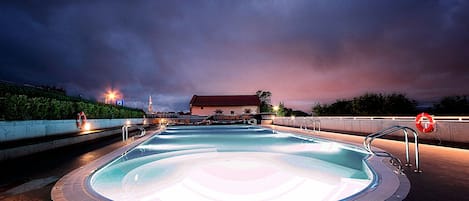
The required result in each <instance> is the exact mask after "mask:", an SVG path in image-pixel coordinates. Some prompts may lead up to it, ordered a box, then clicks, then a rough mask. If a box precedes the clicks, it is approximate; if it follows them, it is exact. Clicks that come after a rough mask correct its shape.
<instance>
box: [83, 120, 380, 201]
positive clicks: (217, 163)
mask: <svg viewBox="0 0 469 201" xmlns="http://www.w3.org/2000/svg"><path fill="white" fill-rule="evenodd" d="M364 157H366V154H363V153H359V152H355V151H352V150H349V149H342V145H340V144H338V143H335V142H326V141H320V142H317V141H315V140H312V139H309V138H298V137H295V136H294V135H291V134H288V133H278V134H272V131H270V130H266V129H263V128H259V129H254V128H253V127H249V128H246V127H235V128H232V127H229V126H225V127H220V126H219V127H215V128H210V127H208V128H204V127H173V128H170V129H168V130H167V131H165V132H163V133H161V134H159V135H156V136H154V137H152V139H149V140H148V141H146V142H145V143H142V144H141V145H139V146H137V147H136V148H135V149H133V150H131V151H129V152H128V153H127V154H126V155H124V156H123V157H121V158H118V159H117V160H115V161H114V162H112V163H110V164H109V165H107V166H106V168H104V169H101V170H98V171H97V173H96V174H94V175H93V177H92V179H91V185H92V187H93V189H95V190H96V191H97V192H98V193H101V194H103V195H104V196H107V197H109V198H111V199H113V200H120V199H126V198H129V197H128V196H130V195H133V198H138V199H142V200H145V199H150V200H151V199H161V200H180V199H188V200H194V199H195V200H197V199H200V200H220V199H221V200H265V199H268V200H275V199H277V198H279V200H284V199H287V198H288V199H293V198H295V200H301V199H299V198H300V197H299V195H300V194H301V193H306V192H310V193H311V191H312V190H311V189H316V190H318V189H319V190H318V192H317V193H322V194H321V195H316V196H315V198H321V197H322V198H326V197H329V198H330V197H331V196H339V197H340V198H344V197H347V196H349V195H352V194H354V193H356V192H358V191H360V190H361V189H363V188H365V187H366V186H367V185H368V184H369V183H370V182H371V179H372V178H371V175H369V174H368V172H367V171H365V169H366V168H367V167H366V166H365V165H364V163H363V161H362V160H363V159H364ZM269 171H270V173H269ZM267 173H269V174H267ZM201 175H203V176H201ZM233 176H234V177H233ZM279 176H280V177H279ZM243 178H244V179H243ZM240 179H241V180H242V181H240ZM258 182H261V183H262V182H263V184H260V183H258ZM269 184H275V185H274V186H270V185H269ZM276 186H277V187H278V188H277V187H276ZM232 188H236V189H241V190H240V191H239V192H233V191H232V190H230V189H232ZM344 188H345V190H344ZM242 189H244V190H242ZM307 189H309V190H307ZM251 191H252V192H251ZM335 191H340V193H339V194H334V193H332V192H335ZM326 192H327V193H328V194H330V195H328V196H326V195H325V194H324V193H326ZM194 193H195V194H194ZM327 193H326V194H327ZM322 195H324V196H326V197H324V196H322ZM181 196H183V197H181ZM184 196H186V197H184ZM187 196H189V197H187ZM194 196H195V197H194ZM339 197H337V198H339ZM231 198H233V199H231ZM280 198H282V199H280ZM322 198H321V199H317V200H322ZM308 200H311V199H308ZM313 200H314V199H313Z"/></svg>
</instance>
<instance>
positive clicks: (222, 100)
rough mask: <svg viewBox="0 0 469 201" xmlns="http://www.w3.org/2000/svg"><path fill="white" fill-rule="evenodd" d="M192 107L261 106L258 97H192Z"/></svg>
mask: <svg viewBox="0 0 469 201" xmlns="http://www.w3.org/2000/svg"><path fill="white" fill-rule="evenodd" d="M190 105H191V106H260V105H261V101H260V100H259V97H258V96H257V95H233V96H197V95H194V96H192V99H191V102H190Z"/></svg>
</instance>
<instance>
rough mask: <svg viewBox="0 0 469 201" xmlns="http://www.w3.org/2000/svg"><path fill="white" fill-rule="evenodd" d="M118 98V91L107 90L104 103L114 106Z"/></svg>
mask: <svg viewBox="0 0 469 201" xmlns="http://www.w3.org/2000/svg"><path fill="white" fill-rule="evenodd" d="M118 96H119V92H118V91H113V90H108V91H107V92H106V94H105V100H104V103H106V104H115V100H116V99H118V98H119V97H118Z"/></svg>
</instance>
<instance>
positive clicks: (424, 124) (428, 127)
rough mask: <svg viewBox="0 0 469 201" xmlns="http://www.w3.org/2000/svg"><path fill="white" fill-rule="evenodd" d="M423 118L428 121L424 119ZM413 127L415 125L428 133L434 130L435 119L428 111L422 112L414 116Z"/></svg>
mask: <svg viewBox="0 0 469 201" xmlns="http://www.w3.org/2000/svg"><path fill="white" fill-rule="evenodd" d="M424 119H427V120H428V121H424ZM415 127H417V129H418V130H419V131H420V132H423V133H430V132H432V131H434V130H435V120H433V117H432V116H431V115H429V114H428V113H425V112H422V113H420V114H419V115H417V117H416V118H415Z"/></svg>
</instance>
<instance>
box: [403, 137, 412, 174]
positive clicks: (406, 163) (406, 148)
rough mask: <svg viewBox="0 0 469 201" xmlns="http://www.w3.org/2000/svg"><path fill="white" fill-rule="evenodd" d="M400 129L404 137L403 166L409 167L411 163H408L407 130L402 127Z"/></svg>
mask: <svg viewBox="0 0 469 201" xmlns="http://www.w3.org/2000/svg"><path fill="white" fill-rule="evenodd" d="M402 131H404V137H405V166H406V167H410V166H412V164H411V163H410V157H409V137H408V135H407V130H406V129H405V128H404V129H403V130H402Z"/></svg>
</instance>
